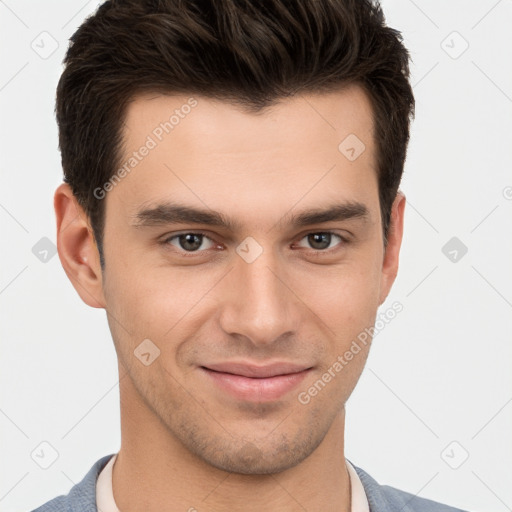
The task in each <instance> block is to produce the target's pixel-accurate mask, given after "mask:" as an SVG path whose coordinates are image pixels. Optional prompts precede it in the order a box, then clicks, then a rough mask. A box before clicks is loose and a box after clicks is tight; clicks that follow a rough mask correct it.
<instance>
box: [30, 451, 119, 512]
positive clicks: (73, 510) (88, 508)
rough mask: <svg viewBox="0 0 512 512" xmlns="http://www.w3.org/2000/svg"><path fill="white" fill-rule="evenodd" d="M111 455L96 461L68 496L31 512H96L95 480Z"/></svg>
mask: <svg viewBox="0 0 512 512" xmlns="http://www.w3.org/2000/svg"><path fill="white" fill-rule="evenodd" d="M113 455H114V454H113V453H112V454H110V455H105V456H104V457H102V458H101V459H99V460H97V461H96V462H95V463H94V464H93V466H92V467H91V469H89V471H88V473H87V474H86V475H85V476H84V478H83V479H82V480H81V481H80V482H78V483H77V484H75V485H74V486H73V487H72V488H71V490H70V491H69V493H68V494H66V495H62V496H57V497H56V498H53V499H52V500H50V501H48V502H46V503H44V504H43V505H41V506H40V507H38V508H36V509H34V510H33V511H32V512H96V510H97V509H96V480H97V478H98V475H99V474H100V472H101V470H102V469H103V468H104V467H105V466H106V464H107V462H108V461H109V460H110V459H111V457H113Z"/></svg>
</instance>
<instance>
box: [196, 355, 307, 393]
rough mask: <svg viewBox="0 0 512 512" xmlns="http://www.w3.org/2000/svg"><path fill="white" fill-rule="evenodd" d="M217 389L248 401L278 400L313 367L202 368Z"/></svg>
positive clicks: (232, 365) (235, 365)
mask: <svg viewBox="0 0 512 512" xmlns="http://www.w3.org/2000/svg"><path fill="white" fill-rule="evenodd" d="M199 369H200V370H201V371H202V372H203V374H204V375H205V376H207V378H208V380H209V382H212V383H213V384H214V385H215V387H216V388H217V389H219V390H220V391H222V392H223V393H228V394H229V395H230V396H232V397H234V398H236V399H239V400H245V401H251V402H264V401H273V400H278V399H279V398H281V397H283V396H284V395H285V394H286V393H289V392H290V391H291V390H292V389H294V388H295V387H297V386H298V385H299V384H300V383H301V382H302V381H303V380H304V378H305V377H306V376H307V375H308V374H309V372H310V371H311V370H312V367H306V366H304V365H296V364H290V363H273V364H270V365H266V366H256V365H248V364H244V363H221V364H211V365H208V366H200V367H199Z"/></svg>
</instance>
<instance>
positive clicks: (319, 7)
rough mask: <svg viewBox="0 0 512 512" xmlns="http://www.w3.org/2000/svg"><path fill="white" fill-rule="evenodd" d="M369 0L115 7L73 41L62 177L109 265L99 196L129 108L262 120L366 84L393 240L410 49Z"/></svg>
mask: <svg viewBox="0 0 512 512" xmlns="http://www.w3.org/2000/svg"><path fill="white" fill-rule="evenodd" d="M402 41H403V40H402V36H401V34H400V32H398V31H397V30H394V29H392V28H389V27H387V26H386V24H385V18H384V14H383V12H382V9H381V7H380V5H379V3H378V2H372V1H371V0H257V1H255V0H110V1H107V2H105V3H103V4H102V5H101V6H99V8H98V9H97V11H96V12H95V13H94V14H93V15H91V16H89V17H88V18H87V19H86V20H85V21H84V23H83V24H82V25H81V26H80V27H79V28H78V30H77V31H76V32H75V33H74V34H73V36H72V37H71V39H70V46H69V48H68V50H67V53H66V56H65V59H64V64H65V69H64V71H63V73H62V76H61V78H60V80H59V84H58V87H57V100H56V107H55V111H56V117H57V123H58V126H59V148H60V151H61V155H62V166H63V169H64V181H65V182H67V183H69V185H70V186H71V189H72V191H73V193H74V195H75V197H76V198H77V200H78V202H79V203H80V205H81V206H82V207H83V208H84V210H85V212H86V213H87V215H88V217H89V219H90V221H91V226H92V228H93V231H94V236H95V239H96V242H97V244H98V249H99V252H100V258H101V262H102V266H103V264H104V260H103V254H102V236H103V227H104V221H105V219H104V213H105V207H104V203H103V201H101V200H100V199H98V198H97V197H96V196H95V194H94V190H95V189H97V187H101V186H102V185H103V184H104V183H106V182H107V181H108V180H109V178H110V177H111V176H112V175H113V174H114V172H115V171H116V169H117V167H118V166H119V165H120V163H121V162H120V159H121V154H120V153H121V149H122V144H123V140H122V126H123V121H124V116H125V112H126V105H127V103H128V101H130V100H131V99H133V98H134V96H135V95H137V94H138V93H143V92H161V93H164V94H170V93H182V94H199V95H204V96H205V97H210V98H216V99H220V100H223V101H228V102H232V103H235V104H239V105H241V106H242V107H244V108H246V109H248V110H249V111H254V112H257V111H259V110H261V109H263V108H264V107H266V106H268V105H271V104H272V103H274V102H276V101H278V100H279V99H281V98H286V97H288V96H291V95H292V94H294V93H297V92H300V93H308V92H310V93H321V92H329V91H331V90H335V89H339V88H341V87H343V86H345V85H349V84H359V85H361V86H362V87H363V88H364V89H365V91H366V92H367V94H368V95H369V98H370V100H371V103H372V107H373V112H374V127H375V136H376V147H377V169H378V183H379V200H380V209H381V217H382V225H383V233H384V243H385V244H386V243H387V236H388V229H389V222H390V213H391V205H392V203H393V200H394V198H395V196H396V193H397V191H398V187H399V184H400V180H401V177H402V173H403V167H404V162H405V157H406V151H407V144H408V141H409V124H410V118H413V117H414V107H415V102H414V96H413V92H412V88H411V86H410V83H409V53H408V51H407V49H406V48H405V47H404V45H403V43H402Z"/></svg>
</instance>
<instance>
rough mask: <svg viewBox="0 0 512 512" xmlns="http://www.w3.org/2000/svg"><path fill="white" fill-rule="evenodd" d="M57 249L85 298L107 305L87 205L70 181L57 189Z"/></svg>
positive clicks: (88, 302) (63, 263) (100, 305)
mask: <svg viewBox="0 0 512 512" xmlns="http://www.w3.org/2000/svg"><path fill="white" fill-rule="evenodd" d="M54 208H55V215H56V218H57V250H58V253H59V258H60V261H61V263H62V267H63V268H64V271H65V272H66V275H67V276H68V278H69V280H70V281H71V283H72V284H73V286H74V288H75V290H76V291H77V292H78V294H79V295H80V297H81V299H82V300H83V301H84V302H85V303H86V304H88V305H89V306H91V307H93V308H104V307H105V298H104V296H103V286H102V273H101V266H100V260H99V253H98V248H97V246H96V241H95V239H94V234H93V231H92V228H91V226H90V224H89V221H88V218H87V215H86V214H85V212H84V210H83V208H82V207H81V206H80V205H79V204H78V202H77V200H76V198H75V196H74V194H73V192H72V190H71V187H70V186H69V185H68V184H67V183H63V184H61V185H59V187H58V188H57V190H56V191H55V196H54Z"/></svg>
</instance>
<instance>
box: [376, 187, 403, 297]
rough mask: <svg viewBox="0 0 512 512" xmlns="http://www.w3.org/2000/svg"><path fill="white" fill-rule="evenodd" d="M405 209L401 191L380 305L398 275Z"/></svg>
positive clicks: (393, 213)
mask: <svg viewBox="0 0 512 512" xmlns="http://www.w3.org/2000/svg"><path fill="white" fill-rule="evenodd" d="M404 209H405V195H404V193H403V192H401V191H400V190H399V191H398V192H397V194H396V197H395V200H394V201H393V205H392V207H391V218H390V223H389V231H388V244H387V247H386V250H385V252H384V260H383V262H382V277H381V284H380V299H379V300H380V302H379V303H380V304H382V303H383V302H384V301H385V300H386V297H387V296H388V294H389V292H390V290H391V286H393V283H394V282H395V278H396V275H397V273H398V260H399V255H400V247H401V245H402V235H403V232H404Z"/></svg>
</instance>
